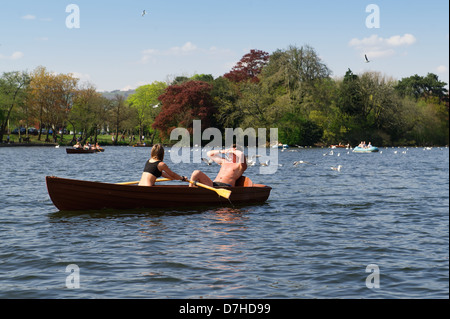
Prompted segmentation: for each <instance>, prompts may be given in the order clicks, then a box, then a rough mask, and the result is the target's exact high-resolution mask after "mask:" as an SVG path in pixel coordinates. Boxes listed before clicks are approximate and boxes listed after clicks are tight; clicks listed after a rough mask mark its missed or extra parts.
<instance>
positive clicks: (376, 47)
mask: <svg viewBox="0 0 450 319" xmlns="http://www.w3.org/2000/svg"><path fill="white" fill-rule="evenodd" d="M416 41H417V39H416V38H415V37H414V36H413V35H412V34H409V33H406V34H404V35H402V36H401V35H394V36H391V37H390V38H383V37H380V36H378V35H375V34H374V35H372V36H370V37H368V38H363V39H358V38H353V39H351V40H350V42H349V46H351V47H354V48H355V49H356V50H358V51H359V52H360V53H361V54H367V56H369V58H380V57H388V56H392V55H395V54H396V51H395V48H399V47H405V46H410V45H413V44H414V43H416Z"/></svg>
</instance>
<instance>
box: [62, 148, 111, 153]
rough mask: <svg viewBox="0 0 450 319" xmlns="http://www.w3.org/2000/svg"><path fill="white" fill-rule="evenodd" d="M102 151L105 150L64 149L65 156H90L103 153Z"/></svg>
mask: <svg viewBox="0 0 450 319" xmlns="http://www.w3.org/2000/svg"><path fill="white" fill-rule="evenodd" d="M104 151H105V150H104V149H103V148H100V149H90V150H85V149H82V148H66V153H67V154H92V153H99V152H104Z"/></svg>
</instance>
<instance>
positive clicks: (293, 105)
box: [0, 45, 449, 146]
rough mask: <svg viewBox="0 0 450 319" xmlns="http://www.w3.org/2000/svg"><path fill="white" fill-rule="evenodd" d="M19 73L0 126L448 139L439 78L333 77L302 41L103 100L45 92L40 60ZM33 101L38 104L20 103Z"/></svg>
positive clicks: (2, 104)
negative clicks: (216, 73)
mask: <svg viewBox="0 0 450 319" xmlns="http://www.w3.org/2000/svg"><path fill="white" fill-rule="evenodd" d="M24 74H25V73H21V72H12V73H8V74H3V76H2V77H0V125H2V127H1V130H0V135H1V133H2V131H4V130H5V127H6V123H7V121H8V120H10V121H12V122H14V123H13V124H12V125H15V126H16V125H17V124H19V123H20V121H22V122H29V121H33V120H34V121H38V122H40V123H49V124H51V125H53V126H59V127H62V126H65V125H67V121H68V122H69V124H70V126H71V127H73V129H74V130H75V128H76V130H77V131H78V130H80V131H82V132H83V134H85V135H86V136H87V135H89V134H97V132H98V131H99V130H100V129H101V128H103V129H104V128H105V127H109V129H110V130H113V131H114V132H115V133H116V136H117V134H119V131H120V132H123V131H128V132H130V134H136V132H138V133H137V134H139V136H142V135H144V133H145V134H146V135H147V137H150V140H151V141H153V140H154V139H155V138H156V137H157V138H162V139H164V138H167V136H168V135H169V132H170V130H171V129H173V128H175V127H185V128H188V129H190V127H192V121H193V120H194V119H201V120H202V126H203V128H206V126H213V127H217V128H219V129H221V130H224V129H225V128H239V127H240V128H242V129H244V130H245V129H246V128H255V129H256V128H267V129H269V128H278V129H279V142H281V143H283V144H291V145H304V146H309V145H317V144H321V145H323V144H338V143H342V144H347V143H349V144H351V145H356V144H358V143H359V142H360V141H361V140H365V141H371V142H372V144H373V145H377V146H388V145H402V144H405V145H445V144H449V98H448V97H449V95H448V90H447V88H446V86H447V83H445V82H443V81H440V80H439V78H438V76H437V75H435V74H433V73H428V74H427V75H426V76H419V75H417V74H416V75H413V76H410V77H406V78H403V79H401V80H399V81H397V80H393V79H390V78H388V77H386V76H383V75H381V74H380V73H377V72H364V73H362V74H355V73H353V71H352V70H350V69H348V71H347V72H346V74H345V75H344V76H343V77H342V78H331V74H332V72H331V70H330V69H328V67H327V66H326V64H325V63H324V62H323V61H322V60H321V59H320V57H319V54H318V53H317V52H316V51H315V50H314V49H313V48H312V47H310V46H307V45H305V46H302V47H296V46H289V47H287V48H286V49H278V50H276V51H275V52H273V53H272V54H270V55H269V54H267V53H265V52H264V51H259V50H252V51H250V53H248V54H246V55H244V57H243V58H242V59H241V61H239V62H238V64H236V66H235V67H233V69H232V70H230V72H228V73H226V74H224V76H220V77H217V78H214V77H213V76H212V75H211V74H195V75H193V76H191V77H188V76H178V77H176V78H175V79H174V80H173V81H172V83H171V85H170V86H168V85H167V84H166V83H163V82H153V83H152V84H148V85H144V86H141V87H139V88H138V89H136V90H135V91H134V92H131V91H130V92H126V94H128V97H127V98H126V100H125V98H124V96H122V95H120V94H119V93H121V92H116V94H114V96H113V97H111V98H110V99H109V101H106V100H104V99H101V98H100V97H99V96H97V95H96V94H94V93H95V90H93V89H92V88H91V89H90V91H89V90H83V89H82V88H81V89H78V90H77V93H76V94H74V93H71V94H63V95H61V96H58V99H56V100H55V99H54V97H55V94H54V93H55V92H56V90H50V91H51V92H47V93H48V94H47V93H46V92H45V88H49V87H55V83H54V82H55V81H57V80H58V79H60V80H61V81H62V82H64V81H63V80H64V78H65V77H64V76H62V77H59V76H53V75H52V74H50V73H48V72H46V70H45V68H42V67H41V68H38V69H37V71H36V72H35V73H34V77H35V81H34V82H33V81H32V82H31V84H29V85H28V83H29V81H28V83H27V80H26V76H25V77H23V78H20V75H24ZM15 76H17V77H16V78H17V80H14V78H15ZM36 79H40V81H37V80H36ZM66 80H67V81H69V80H71V78H70V77H66ZM72 80H73V79H72ZM69 82H70V81H69ZM38 84H39V85H38ZM14 92H17V94H15V93H14ZM67 92H71V90H67ZM43 93H46V94H43ZM83 94H84V95H83ZM119 95H120V96H119ZM50 98H51V99H50ZM55 101H56V102H55ZM61 101H62V102H61ZM33 105H39V108H34V109H33V108H31V107H30V108H27V107H29V106H33ZM62 106H63V107H62ZM55 115H58V116H55ZM89 132H91V133H89ZM116 140H117V138H116Z"/></svg>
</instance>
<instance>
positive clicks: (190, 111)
mask: <svg viewBox="0 0 450 319" xmlns="http://www.w3.org/2000/svg"><path fill="white" fill-rule="evenodd" d="M212 88H213V87H212V85H211V84H209V83H206V82H202V81H189V82H185V83H182V84H179V85H171V86H169V87H168V88H167V89H166V91H165V93H163V94H162V95H161V96H160V97H159V98H158V99H159V100H160V101H161V104H162V109H161V112H160V113H159V114H158V116H157V117H156V118H155V122H154V123H153V128H154V129H157V130H159V131H160V133H161V136H162V137H163V138H168V137H169V136H170V132H171V131H172V130H173V129H175V128H177V127H183V128H186V129H188V131H190V132H191V133H192V124H193V121H194V120H201V121H202V130H203V129H205V128H207V127H210V125H211V124H212V123H211V120H212V118H213V114H214V113H215V112H216V109H215V107H214V103H213V98H212V97H211V91H212Z"/></svg>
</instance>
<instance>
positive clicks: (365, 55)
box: [364, 54, 370, 63]
mask: <svg viewBox="0 0 450 319" xmlns="http://www.w3.org/2000/svg"><path fill="white" fill-rule="evenodd" d="M364 57H365V58H366V63H369V62H370V61H369V58H368V57H367V54H364Z"/></svg>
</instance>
